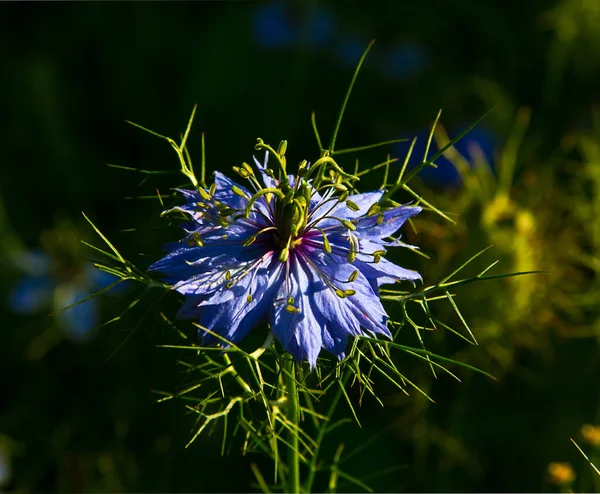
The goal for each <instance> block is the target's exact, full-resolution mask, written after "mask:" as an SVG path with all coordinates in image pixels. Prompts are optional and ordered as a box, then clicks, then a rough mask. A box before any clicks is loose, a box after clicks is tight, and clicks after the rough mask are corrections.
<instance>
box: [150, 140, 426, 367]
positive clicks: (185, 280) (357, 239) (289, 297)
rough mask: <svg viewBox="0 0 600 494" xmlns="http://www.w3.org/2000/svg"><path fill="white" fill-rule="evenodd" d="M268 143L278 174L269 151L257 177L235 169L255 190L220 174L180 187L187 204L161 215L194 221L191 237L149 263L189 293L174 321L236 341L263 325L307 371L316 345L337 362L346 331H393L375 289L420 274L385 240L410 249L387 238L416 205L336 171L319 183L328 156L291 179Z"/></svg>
mask: <svg viewBox="0 0 600 494" xmlns="http://www.w3.org/2000/svg"><path fill="white" fill-rule="evenodd" d="M260 142H262V141H260ZM262 147H263V148H264V147H267V146H262ZM257 148H260V146H257ZM269 149H270V151H271V152H273V154H274V155H275V157H276V158H277V160H278V163H279V165H280V167H281V169H282V170H281V171H282V173H281V174H280V176H281V177H284V178H282V179H277V178H275V173H274V172H273V170H271V169H269V168H267V162H268V157H269V154H268V153H267V155H266V156H265V162H264V164H261V163H260V162H259V161H258V160H256V158H255V159H254V161H255V163H256V167H257V170H258V176H257V175H256V174H255V172H254V170H253V169H252V168H251V167H250V166H249V165H248V164H245V163H244V165H243V166H242V167H240V168H237V167H234V169H235V170H236V171H237V172H238V173H239V174H240V175H241V176H242V177H244V178H247V179H248V180H249V182H250V186H251V187H250V188H246V187H243V186H241V185H239V184H237V183H235V182H233V181H232V180H230V179H229V178H227V177H226V176H225V175H223V174H222V173H220V172H216V173H215V175H214V184H213V185H212V186H211V187H210V189H204V188H200V189H198V191H196V190H179V192H180V193H181V194H182V195H183V196H184V198H185V200H186V203H185V204H184V205H182V206H177V207H175V208H173V209H171V210H169V211H166V212H179V213H184V214H185V215H186V216H187V217H189V221H188V222H187V223H185V224H184V225H182V227H183V230H184V231H185V233H186V236H185V238H184V239H182V240H180V241H179V242H176V243H173V244H169V245H167V246H166V247H165V248H166V250H167V251H168V254H167V255H166V256H165V257H164V258H163V259H161V260H160V261H158V262H156V263H154V264H152V265H151V266H150V268H149V269H151V270H156V271H160V272H162V273H164V275H165V277H166V278H165V280H166V281H167V282H168V283H170V284H172V288H173V289H174V290H176V291H178V292H179V293H181V294H183V295H185V301H184V304H183V306H182V307H181V309H180V311H179V313H178V316H179V317H181V318H184V319H199V323H200V325H201V326H202V327H204V328H207V329H210V330H211V331H212V332H214V333H216V334H218V335H220V336H222V337H224V338H225V339H226V340H228V341H230V342H232V343H237V342H239V341H240V340H242V339H243V338H244V337H245V336H246V335H247V334H248V333H249V332H250V331H251V330H252V329H253V328H254V327H255V326H257V325H258V324H260V323H261V322H263V321H266V320H268V321H269V323H270V330H271V333H272V334H273V335H274V336H275V338H277V340H278V341H279V342H280V343H281V345H282V346H283V348H284V349H285V350H286V351H287V352H289V353H290V354H291V355H292V356H293V357H294V358H295V359H296V360H297V361H299V362H302V361H305V360H308V362H309V363H310V365H311V367H314V365H315V363H316V360H317V356H318V355H319V352H320V351H321V349H322V348H324V349H325V350H327V351H329V352H330V353H332V354H333V355H335V356H337V357H338V358H339V359H342V358H344V356H345V349H346V346H347V343H348V340H349V337H350V336H359V335H365V334H370V335H373V334H379V335H384V336H386V337H388V338H391V334H390V331H389V329H388V328H387V320H388V316H387V314H386V312H385V310H384V308H383V306H382V304H381V301H380V299H379V296H378V289H379V286H380V285H382V284H386V283H394V282H396V281H399V280H419V279H420V276H419V274H418V273H417V272H415V271H411V270H408V269H404V268H402V267H400V266H397V265H395V264H393V263H392V262H390V261H388V260H386V259H385V258H384V256H385V254H386V248H387V247H395V246H407V245H406V244H404V243H402V242H401V241H400V240H399V239H390V240H384V239H388V238H389V237H390V236H391V235H393V234H394V233H395V232H396V231H397V230H398V229H399V228H400V227H401V226H402V224H403V223H404V222H405V221H406V220H407V219H408V218H410V217H411V216H414V215H415V214H417V213H419V212H420V211H421V208H419V207H411V206H397V207H392V208H388V209H383V208H382V207H380V206H379V201H380V199H381V198H382V195H383V191H381V190H379V191H375V192H367V193H363V194H355V195H348V191H347V187H346V185H344V183H343V182H344V178H345V177H348V176H347V175H346V174H343V172H341V170H339V168H334V169H331V168H330V169H328V170H327V171H328V172H329V179H328V180H325V179H324V177H325V176H327V174H326V173H325V168H326V167H327V166H328V165H329V164H330V163H331V162H332V161H333V160H331V158H329V157H324V158H321V159H319V160H318V161H317V162H316V163H315V164H314V165H313V166H312V167H310V166H309V165H308V164H307V163H306V162H305V161H304V162H302V163H301V164H300V167H299V172H298V175H297V176H292V175H287V174H286V173H285V157H284V156H283V155H282V154H277V153H275V152H274V151H273V150H272V149H271V148H269ZM336 167H337V165H336ZM338 170H339V171H338ZM311 177H312V178H311ZM259 179H260V180H259ZM251 189H252V191H251ZM166 212H165V213H166ZM200 334H201V336H202V338H203V343H205V344H215V343H218V341H217V340H216V338H214V336H213V335H211V334H209V333H207V332H205V331H202V330H201V331H200Z"/></svg>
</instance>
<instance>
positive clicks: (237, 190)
mask: <svg viewBox="0 0 600 494" xmlns="http://www.w3.org/2000/svg"><path fill="white" fill-rule="evenodd" d="M231 192H233V193H234V194H237V195H238V196H240V197H243V198H244V199H249V197H248V196H247V195H246V194H245V193H244V191H243V190H242V189H240V188H239V187H238V186H237V185H233V186H232V187H231Z"/></svg>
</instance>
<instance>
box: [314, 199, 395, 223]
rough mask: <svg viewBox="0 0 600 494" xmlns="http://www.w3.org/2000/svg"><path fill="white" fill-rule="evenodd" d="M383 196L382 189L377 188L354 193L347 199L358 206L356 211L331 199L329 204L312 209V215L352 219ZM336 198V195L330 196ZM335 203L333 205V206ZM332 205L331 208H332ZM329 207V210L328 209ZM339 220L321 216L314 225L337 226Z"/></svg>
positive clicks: (362, 214) (343, 203)
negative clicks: (376, 189) (373, 190)
mask: <svg viewBox="0 0 600 494" xmlns="http://www.w3.org/2000/svg"><path fill="white" fill-rule="evenodd" d="M382 196H383V190H378V191H375V192H365V193H363V194H354V195H351V196H349V197H348V200H349V201H352V202H354V203H355V204H356V205H357V206H358V207H359V209H358V211H353V210H352V209H350V208H349V207H348V206H347V205H346V203H345V202H340V203H338V204H335V202H334V201H333V200H331V204H329V205H328V204H323V205H322V206H320V207H318V209H315V208H314V207H313V208H312V210H314V211H315V213H314V216H315V218H314V219H316V218H318V217H319V216H324V215H326V216H332V217H336V218H339V219H342V220H354V219H357V218H360V217H361V216H365V215H366V214H367V212H368V211H369V209H370V208H371V206H373V204H376V203H378V202H379V200H380V199H381V197H382ZM332 199H335V200H337V197H335V198H332ZM334 204H335V206H333V205H334ZM332 206H333V209H332ZM330 209H331V211H329V210H330ZM338 225H340V222H339V221H338V220H336V219H333V218H323V219H321V220H319V221H318V222H317V223H316V224H315V226H316V227H317V228H325V227H328V226H338Z"/></svg>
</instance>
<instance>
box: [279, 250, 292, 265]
mask: <svg viewBox="0 0 600 494" xmlns="http://www.w3.org/2000/svg"><path fill="white" fill-rule="evenodd" d="M288 257H290V249H288V248H287V247H284V248H283V249H281V252H280V253H279V260H280V261H281V262H286V261H287V260H288Z"/></svg>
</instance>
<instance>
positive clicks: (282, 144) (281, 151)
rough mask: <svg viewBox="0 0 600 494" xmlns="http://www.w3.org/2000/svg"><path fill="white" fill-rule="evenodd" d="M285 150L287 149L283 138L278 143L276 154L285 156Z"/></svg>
mask: <svg viewBox="0 0 600 494" xmlns="http://www.w3.org/2000/svg"><path fill="white" fill-rule="evenodd" d="M286 151H287V141H285V140H283V141H281V142H280V143H279V147H278V148H277V154H278V155H279V156H285V152H286Z"/></svg>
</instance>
